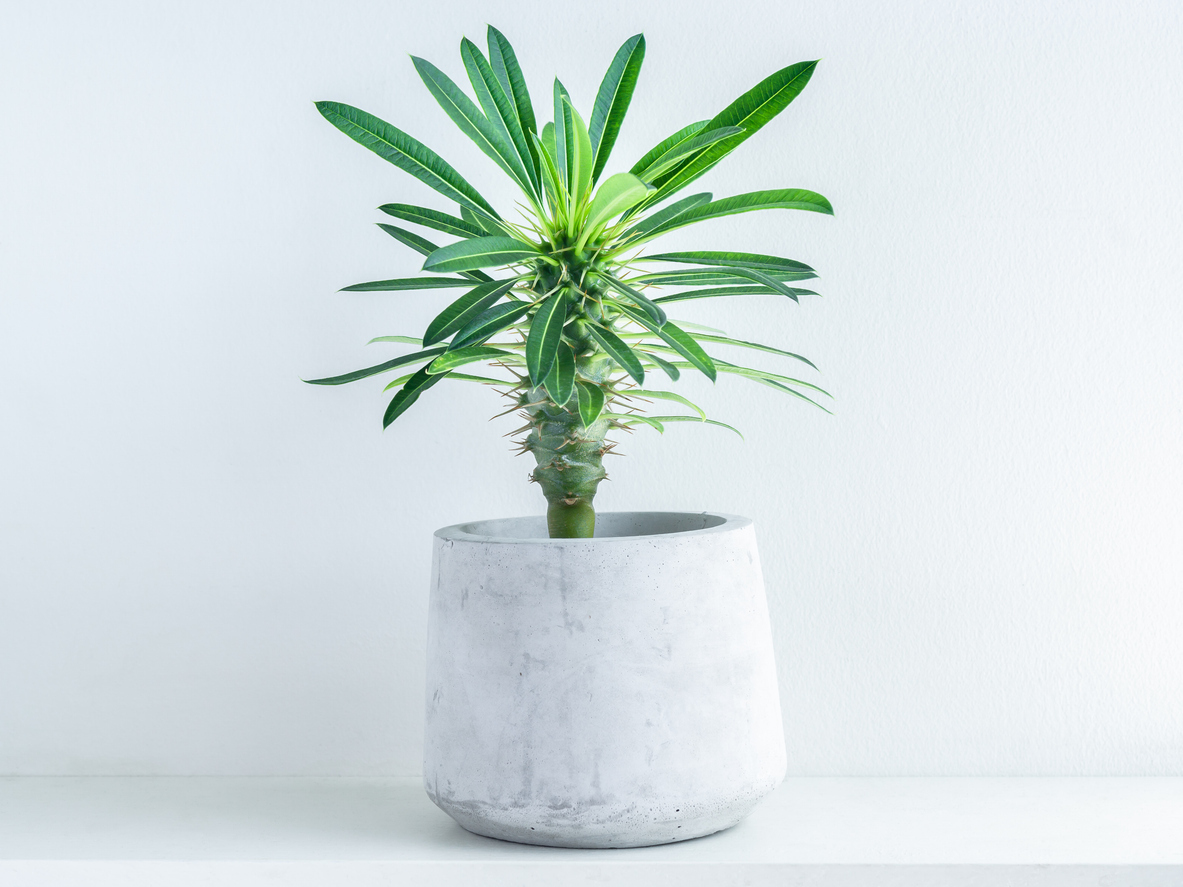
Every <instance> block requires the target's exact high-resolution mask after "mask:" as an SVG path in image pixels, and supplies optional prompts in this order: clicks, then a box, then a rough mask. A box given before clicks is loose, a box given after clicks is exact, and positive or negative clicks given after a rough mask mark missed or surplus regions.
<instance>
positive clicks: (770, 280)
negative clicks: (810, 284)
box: [737, 268, 817, 302]
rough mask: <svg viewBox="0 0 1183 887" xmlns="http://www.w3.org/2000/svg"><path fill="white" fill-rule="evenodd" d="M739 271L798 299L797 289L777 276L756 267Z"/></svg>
mask: <svg viewBox="0 0 1183 887" xmlns="http://www.w3.org/2000/svg"><path fill="white" fill-rule="evenodd" d="M737 273H738V274H739V275H740V277H747V278H749V279H751V280H754V281H755V282H756V283H758V284H760V285H761V286H766V287H768V289H770V290H772V291H773V292H777V293H780V294H781V295H782V296H788V297H789V298H790V299H792V300H793V301H794V302H796V301H798V299H797V291H796V290H795V289H793V288H792V287H788V286H785V285H784V284H783V283H781V282H780V281H779V280H777V279H776V278H775V277H770V276H769V275H767V274H765V273H764V272H763V271H757V270H756V269H755V268H740V269H738V270H737ZM814 276H815V277H816V276H817V275H816V274H815V275H814Z"/></svg>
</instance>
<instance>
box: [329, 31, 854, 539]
mask: <svg viewBox="0 0 1183 887" xmlns="http://www.w3.org/2000/svg"><path fill="white" fill-rule="evenodd" d="M644 55H645V39H644V37H643V36H642V35H640V34H638V35H636V36H635V37H632V38H630V39H629V40H627V41H626V42H625V43H624V45H623V46H621V48H620V50H619V51H618V52H617V53H616V56H615V57H614V58H613V59H612V63H611V65H610V66H609V68H608V72H607V74H606V75H605V76H604V80H603V82H602V83H601V85H600V88H599V92H598V93H597V95H596V100H595V104H594V105H593V106H592V112H591V117H590V123H588V124H585V123H584V119H583V117H581V116H580V114H579V112H578V111H577V110H576V109H575V107H574V105H573V104H572V102H571V99H570V96H569V95H568V93H567V90H566V89H565V88H564V87H563V85H562V83H560V82H559V81H558V80H555V83H554V92H553V109H554V120H553V122H550V123H546V124H545V126H543V127H541V128H539V127H538V125H537V119H536V117H535V115H534V110H533V106H532V104H531V101H530V95H529V92H528V91H527V88H526V81H525V79H524V77H523V76H522V71H521V68H520V67H519V65H518V61H517V57H516V56H515V54H514V51H513V48H512V47H511V46H510V44H509V42H508V41H507V40H506V39H505V37H504V36H503V35H502V34H501V33H500V32H499V31H498V30H497V29H496V28H493V27H491V26H490V27H489V31H488V56H487V57H486V56H485V54H484V53H482V52H481V50H480V49H479V48H478V47H477V46H476V45H475V44H474V43H472V42H471V41H469V40H467V39H465V40H464V41H463V42H462V43H461V57H462V58H463V62H464V68H465V70H466V72H467V74H468V78H469V81H470V82H471V84H472V88H473V90H474V92H475V94H476V101H475V102H474V101H473V100H472V99H470V98H469V97H468V95H467V94H466V93H465V92H464V91H463V90H461V89H460V87H458V86H457V85H456V84H455V83H454V82H453V81H452V80H451V79H449V77H448V76H447V75H446V74H444V73H443V72H442V71H440V70H439V69H438V68H436V67H435V66H434V65H432V64H431V63H430V62H427V61H424V60H423V59H420V58H415V59H414V64H415V68H416V69H417V71H418V72H419V75H420V77H422V79H423V82H424V83H425V84H426V85H427V88H428V89H429V90H430V91H431V93H432V95H433V96H435V98H436V99H437V100H438V101H439V103H440V105H441V106H442V107H443V109H444V111H446V112H447V114H448V116H449V117H450V118H451V119H452V120H453V121H454V122H455V123H456V125H457V126H459V127H460V129H461V130H463V131H464V133H465V134H466V135H467V136H469V137H470V138H471V139H472V140H473V141H474V142H476V144H477V145H478V146H479V147H480V148H481V150H482V151H483V152H484V153H485V154H487V155H488V156H489V157H490V158H491V159H492V160H493V161H494V162H495V163H496V164H497V165H498V166H499V167H501V169H502V170H504V171H505V172H506V173H507V174H508V175H509V176H510V177H511V178H512V179H513V180H514V181H515V182H516V183H517V185H518V186H520V188H521V190H522V192H523V194H524V195H525V202H524V203H519V204H518V207H519V209H520V218H518V219H517V220H513V221H511V220H509V219H507V218H505V217H504V216H503V215H501V214H500V213H499V212H497V210H495V209H494V208H493V207H492V205H490V203H489V202H488V201H487V200H486V199H485V198H484V197H482V196H481V195H480V193H478V192H477V191H476V189H475V188H473V186H472V185H470V184H469V183H468V181H467V180H465V179H464V178H463V177H462V176H461V175H460V174H459V173H457V172H456V170H455V169H453V168H452V167H451V166H450V165H449V164H448V163H446V162H445V161H444V160H443V159H442V158H440V157H439V155H437V154H436V153H435V152H433V151H432V150H430V149H429V148H427V147H426V146H424V145H423V144H421V143H420V142H418V141H416V140H415V139H413V138H412V137H410V136H409V135H407V134H406V133H404V132H403V131H401V130H399V129H396V128H395V127H394V126H391V125H390V124H389V123H386V122H385V121H383V120H380V119H378V118H377V117H374V116H372V115H370V114H367V113H366V112H364V111H361V110H359V109H357V108H354V107H351V106H349V105H344V104H341V103H338V102H318V103H317V105H316V107H317V109H318V110H319V111H320V113H321V114H323V115H324V117H325V118H326V119H327V120H328V121H329V122H330V123H332V124H333V125H334V126H336V127H337V128H338V129H340V130H341V131H342V132H344V133H345V134H346V135H348V136H349V137H350V138H352V139H354V140H355V141H357V142H358V143H360V144H361V145H363V146H365V147H366V148H369V149H370V150H371V151H373V152H374V153H375V154H377V155H378V156H380V157H382V158H383V159H385V160H388V161H389V162H391V163H393V164H394V165H395V166H397V167H399V168H400V169H402V170H405V171H406V172H408V173H410V174H411V175H413V176H415V177H416V178H417V179H419V180H420V181H422V182H424V183H426V184H427V185H430V186H431V187H432V188H433V189H435V190H436V191H438V192H439V193H440V194H442V195H443V196H444V197H446V198H448V199H449V200H451V201H454V202H455V203H456V204H458V206H459V215H454V214H451V213H445V212H441V211H439V210H436V209H430V208H427V207H421V206H413V205H410V204H405V203H391V204H387V205H385V206H382V207H380V209H381V210H382V211H383V212H385V213H386V214H387V215H389V216H393V217H394V218H396V219H399V220H401V221H403V222H408V223H411V224H413V225H417V226H419V227H422V228H428V229H432V230H434V231H438V232H441V233H443V234H446V235H450V236H452V237H455V238H458V240H456V242H454V243H450V244H448V245H446V246H438V245H437V244H435V243H433V242H431V241H429V240H427V239H426V238H424V237H423V236H421V235H420V234H418V233H415V232H412V231H409V230H407V229H405V228H400V227H398V226H395V225H390V224H381V225H380V227H381V228H382V229H383V230H384V231H385V232H386V233H387V234H389V235H390V236H392V237H393V238H395V239H396V240H398V241H400V242H401V243H403V244H405V245H406V246H408V247H410V248H411V249H413V250H415V251H417V252H419V253H421V254H422V255H424V256H425V257H426V260H425V261H424V263H423V270H424V271H426V272H432V273H433V274H434V275H437V276H427V277H412V278H400V279H395V280H378V281H373V282H369V283H359V284H355V285H353V286H348V287H345V290H346V291H349V292H379V291H397V290H423V289H434V288H439V287H454V288H456V289H463V290H465V292H464V294H463V295H462V296H460V298H458V299H456V301H454V302H452V303H451V304H450V305H448V307H446V308H445V309H444V310H443V311H441V312H440V313H439V315H438V316H437V317H436V318H435V319H434V320H432V321H431V323H430V324H428V327H427V330H426V332H425V333H424V334H423V336H422V337H421V338H420V337H407V336H382V337H380V338H378V339H375V340H373V341H375V342H378V341H381V342H394V343H399V344H407V345H415V346H419V348H420V350H416V351H413V352H412V353H410V354H404V355H402V356H400V357H396V358H394V359H392V360H388V361H385V362H383V363H380V364H378V365H376V366H371V367H367V368H365V369H361V370H356V371H354V372H351V373H346V374H344V375H340V376H333V377H330V378H325V379H315V380H310V381H311V382H312V384H316V385H340V384H343V383H345V382H352V381H355V380H357V379H363V378H366V377H368V376H372V375H375V374H378V373H386V372H390V371H393V370H396V369H400V368H407V369H409V368H411V367H418V368H417V369H416V370H415V371H414V372H411V373H409V374H408V375H404V376H401V377H399V378H396V379H395V380H394V381H392V382H391V383H390V384H389V385H387V386H386V387H387V390H390V389H393V388H397V389H398V391H397V393H396V394H395V395H394V397H393V399H392V400H391V401H390V404H389V406H388V407H387V408H386V414H385V416H384V417H383V420H382V421H383V428H385V427H387V426H389V425H390V424H391V423H392V422H393V421H394V420H395V419H397V418H398V417H399V416H401V415H402V414H403V413H404V412H405V411H406V410H407V409H408V408H409V407H410V406H411V405H412V404H413V403H414V402H415V401H416V400H417V399H418V398H419V396H420V395H422V394H423V392H425V391H426V390H427V389H428V388H431V387H432V386H434V385H435V384H437V383H438V382H441V381H443V380H445V379H453V380H461V381H466V382H475V383H478V384H482V385H489V386H502V387H503V388H504V391H503V392H502V393H503V394H504V395H505V396H507V397H509V398H510V400H511V402H512V406H511V407H510V409H508V410H506V411H505V412H507V413H508V412H512V411H514V410H519V411H521V413H522V415H523V417H524V418H525V419H526V424H525V425H524V426H523V427H522V428H520V429H518V432H516V433H521V434H523V435H524V436H523V437H522V438H521V439H520V440H519V444H520V448H521V452H530V453H532V454H533V455H534V458H535V460H536V461H537V466H536V467H535V469H534V471H533V474H532V477H531V479H532V480H534V481H536V482H537V483H538V484H539V486H540V487H541V488H542V492H543V493H544V495H545V496H546V499H547V502H548V509H547V524H548V527H549V530H550V535H551V536H552V537H589V536H591V535H592V532H593V529H594V526H595V510H594V508H593V506H592V500H593V499H594V497H595V494H596V488H597V486H598V485H599V483H600V481H601V480H603V479H604V477H605V476H606V474H605V471H604V467H603V464H602V462H603V456H604V455H605V454H606V453H608V452H609V451H610V450H611V449H612V447H613V446H614V444H613V442H611V441H610V440H609V439H608V438H609V435H610V434H611V433H612V432H613V431H615V430H626V429H631V428H632V427H633V426H637V425H647V426H650V427H652V428H655V429H657V430H658V431H663V430H664V425H665V423H668V422H678V421H695V422H709V423H712V424H715V425H723V423H720V422H715V421H714V420H712V419H708V418H707V417H706V416H705V414H704V413H703V411H702V410H701V409H699V408H698V407H697V406H695V405H694V404H693V403H691V402H690V401H689V400H687V399H686V398H685V397H682V396H681V395H679V394H675V393H674V392H672V391H665V390H655V389H651V388H648V387H645V378H646V374H647V373H652V372H654V371H658V372H661V373H664V374H665V375H666V376H668V377H669V379H670V380H671V381H675V382H676V381H677V380H678V378H679V376H680V374H681V371H682V370H684V369H692V370H695V371H697V372H701V373H703V374H704V375H705V376H707V377H708V378H709V379H711V381H714V380H715V378H716V376H717V375H718V374H719V373H729V374H734V375H737V376H740V377H742V378H747V379H751V380H753V381H755V382H759V383H761V384H763V385H767V386H769V387H771V388H774V389H777V390H778V391H781V392H784V393H787V394H791V395H795V396H796V397H798V398H800V399H802V400H805V401H807V402H809V403H811V404H813V405H815V406H819V407H820V404H818V403H817V402H816V401H815V400H814V399H813V397H811V395H813V394H815V393H816V392H820V393H821V394H825V392H824V391H822V390H821V389H820V388H818V387H817V386H816V385H812V384H810V383H808V382H805V381H802V380H800V379H796V378H792V377H789V376H785V375H781V374H778V373H771V372H766V371H763V370H758V369H752V368H748V367H743V366H739V365H737V364H733V363H729V362H727V361H724V360H721V359H720V358H717V357H712V356H710V355H709V354H708V353H707V350H706V348H705V347H704V346H706V345H711V346H713V345H727V346H738V347H742V348H752V349H758V350H760V351H764V352H769V353H773V354H777V355H780V356H783V357H786V358H789V359H792V360H796V361H800V362H802V363H805V364H807V365H809V366H810V367H813V364H812V363H810V362H809V361H808V360H806V359H805V358H804V357H801V356H800V355H798V354H793V353H791V352H788V351H783V350H781V349H779V348H774V347H771V346H768V345H761V344H758V343H754V342H746V341H740V340H736V339H732V338H729V337H727V336H726V335H725V334H723V333H722V332H721V331H719V330H712V329H710V328H708V327H701V326H697V325H695V324H691V323H684V322H681V321H678V322H675V321H673V320H671V319H670V318H669V317H667V315H666V311H665V306H666V305H668V304H670V303H674V302H680V301H685V300H690V299H706V298H717V297H728V296H745V295H754V294H768V295H780V296H785V297H787V298H790V299H792V300H793V301H797V300H798V297H799V296H801V295H803V294H806V293H809V294H813V293H812V292H811V291H810V290H805V289H800V288H798V287H795V286H790V285H789V284H791V283H796V282H798V281H801V280H806V279H809V278H812V277H816V274H815V273H814V271H813V269H812V268H810V267H809V266H807V265H804V264H802V263H800V262H796V261H793V260H791V259H785V258H780V257H778V256H768V255H758V254H754V253H746V252H730V251H727V252H721V251H693V252H665V253H656V254H647V253H645V252H644V251H642V247H644V246H645V245H646V244H648V243H649V242H650V241H652V240H654V239H655V238H657V237H659V236H661V235H663V234H665V233H667V232H669V231H673V230H675V229H678V228H683V227H685V226H687V225H691V224H694V223H697V222H702V221H705V220H707V219H716V218H719V217H721V216H726V215H731V214H734V213H742V212H749V211H752V210H760V209H798V210H808V211H811V212H821V213H832V212H833V210H832V208H831V206H830V203H829V201H827V200H826V198H824V197H822V196H821V195H820V194H816V193H814V192H813V191H806V190H802V189H796V188H792V189H776V190H768V191H754V192H751V193H747V194H740V195H737V196H734V197H727V198H724V199H721V200H713V199H712V195H711V194H709V193H698V194H692V195H690V196H688V197H682V198H681V199H679V200H676V201H674V202H672V203H667V201H668V200H669V198H671V197H673V196H674V195H675V194H677V193H678V192H680V191H682V189H684V188H685V187H686V186H687V185H689V184H690V183H691V182H693V181H695V180H696V179H698V178H699V177H700V176H702V175H703V174H704V173H706V172H707V171H708V170H710V169H711V168H712V167H713V166H714V165H715V164H717V163H718V162H719V161H720V160H722V159H723V158H724V157H726V156H727V155H728V154H730V153H731V152H732V151H733V150H735V148H737V147H738V146H739V145H740V144H742V143H743V142H744V141H745V140H747V139H748V137H750V136H751V135H752V134H753V133H755V132H756V131H757V130H759V129H760V128H761V127H763V126H764V125H765V124H766V123H768V121H769V120H771V119H772V118H773V117H775V116H776V115H777V114H779V113H780V112H781V111H782V110H784V108H785V107H786V106H787V105H788V104H789V103H790V102H791V101H792V100H793V99H794V98H796V96H797V95H798V94H799V93H800V92H801V90H802V89H803V88H804V87H805V84H806V83H808V82H809V78H810V76H811V75H812V73H813V70H814V67H815V66H816V64H817V62H815V61H811V62H800V63H798V64H795V65H789V66H788V67H786V68H783V69H781V70H779V71H777V72H776V73H775V74H773V75H771V76H770V77H768V78H766V79H765V80H763V81H761V82H760V83H758V84H757V85H756V86H755V87H753V88H752V89H751V90H749V91H748V92H746V93H744V94H743V95H742V96H740V97H739V98H738V99H736V100H735V101H734V102H733V103H731V104H730V105H728V106H727V107H726V108H724V109H723V110H722V111H720V112H719V113H718V114H716V115H715V116H714V117H712V118H711V119H710V120H702V121H699V122H697V123H692V124H690V125H689V126H687V127H684V128H683V129H680V130H678V131H677V132H676V133H674V134H673V135H671V136H669V137H668V138H666V139H663V140H662V141H661V142H659V143H658V144H657V145H655V146H654V147H653V148H652V149H651V150H650V151H648V152H647V153H646V154H645V155H644V156H643V157H642V158H641V159H640V160H638V161H637V162H636V163H635V164H633V166H632V168H631V169H630V170H629V171H628V172H618V173H615V174H613V175H610V176H608V177H607V178H606V179H604V180H603V182H602V183H601V182H599V180H600V177H601V175H602V174H603V173H604V171H605V169H606V167H607V164H608V157H609V155H610V153H611V151H612V146H613V145H614V144H615V142H616V138H617V135H618V134H619V132H620V127H621V124H622V122H623V121H624V116H625V112H626V111H627V109H628V106H629V102H630V100H631V98H632V95H633V90H634V89H635V87H636V84H637V76H638V74H639V72H640V68H641V62H642V60H643V58H644ZM658 207H660V208H658ZM650 263H657V264H658V268H657V269H656V270H655V269H652V268H651V265H650ZM663 265H664V266H673V267H666V268H664V269H662V268H661V266H663ZM490 270H495V271H496V272H497V273H496V274H490V273H488V272H489V271H490ZM657 287H674V288H675V291H673V292H671V293H669V294H666V295H656V294H654V293H653V289H654V288H657ZM472 364H485V365H486V366H487V367H489V369H488V370H487V371H488V372H492V373H495V374H497V373H499V374H506V375H507V376H508V377H507V378H498V377H496V376H490V375H473V374H471V373H463V372H459V371H460V370H461V369H462V368H466V367H469V366H470V365H472ZM814 368H815V369H816V367H814ZM807 392H808V393H807ZM652 400H665V401H673V402H675V403H677V404H681V405H683V406H685V407H688V408H689V409H690V410H692V411H693V413H694V415H657V416H655V415H647V414H646V413H645V412H643V409H642V406H643V405H644V404H645V403H648V402H651V401H652ZM822 409H824V407H822ZM723 427H726V428H730V429H731V430H732V431H734V430H735V429H733V428H731V426H729V425H724V426H723ZM737 433H738V432H737Z"/></svg>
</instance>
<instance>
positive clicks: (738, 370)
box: [718, 360, 833, 399]
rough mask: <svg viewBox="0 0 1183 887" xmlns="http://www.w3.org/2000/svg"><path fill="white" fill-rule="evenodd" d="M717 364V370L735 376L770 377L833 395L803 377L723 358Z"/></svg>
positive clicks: (787, 383) (783, 382) (773, 379)
mask: <svg viewBox="0 0 1183 887" xmlns="http://www.w3.org/2000/svg"><path fill="white" fill-rule="evenodd" d="M718 364H719V371H720V372H723V373H734V374H735V375H737V376H747V377H748V378H752V379H770V380H772V381H773V382H779V383H781V384H782V385H795V386H798V387H800V388H808V389H810V390H811V391H816V392H818V393H819V394H824V395H825V396H826V397H829V398H831V399H832V397H833V396H832V395H831V394H830V393H829V392H828V391H826V390H825V389H824V388H819V387H818V386H816V385H813V384H811V383H809V382H806V381H804V380H803V379H791V378H789V377H788V376H782V375H780V374H779V373H770V372H767V371H766V370H757V369H753V368H752V367H743V366H737V365H735V364H733V363H727V362H726V361H723V360H720V361H718Z"/></svg>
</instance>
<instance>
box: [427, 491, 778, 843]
mask: <svg viewBox="0 0 1183 887" xmlns="http://www.w3.org/2000/svg"><path fill="white" fill-rule="evenodd" d="M596 529H597V537H596V538H595V539H548V538H546V526H545V521H544V519H543V518H511V519H507V520H493V521H481V522H478V523H470V524H458V525H456V526H452V527H446V528H444V529H442V530H439V531H438V532H437V533H436V534H435V551H434V560H433V570H432V574H433V575H432V588H431V603H430V617H429V623H428V643H427V728H426V742H425V752H424V781H425V784H426V788H427V793H428V795H429V796H430V797H431V799H432V800H433V801H434V802H435V803H436V804H437V805H438V806H439V807H440V808H441V809H443V810H444V811H445V812H446V813H448V814H449V815H450V816H451V817H452V818H453V819H455V820H456V821H457V822H459V823H460V825H462V826H464V828H466V829H468V830H469V831H472V832H476V833H477V834H481V835H488V836H489V837H493V838H501V839H503V840H508V841H518V842H522V843H528V844H547V845H551V846H557V847H638V846H645V845H650V844H663V843H668V842H671V841H680V840H685V839H687V838H695V837H699V836H701V835H707V834H710V833H712V832H716V831H719V830H721V829H725V828H728V827H729V826H732V825H734V824H735V823H737V822H738V821H739V820H740V819H742V818H743V817H744V816H745V815H747V813H748V812H749V811H750V810H751V809H752V807H754V806H755V804H756V803H757V802H758V801H759V800H760V798H762V797H763V796H764V795H766V794H768V792H770V791H771V790H772V789H773V788H775V787H776V786H777V785H778V784H779V783H780V781H781V780H782V779H783V777H784V774H785V746H784V735H783V733H782V728H781V715H780V703H779V699H778V696H777V688H776V671H775V666H774V662H773V654H772V636H771V631H770V628H769V622H768V608H767V602H766V600H765V596H764V582H763V577H762V575H761V572H760V561H759V557H758V556H757V553H756V538H755V533H754V531H753V528H752V522H751V521H750V520H748V519H747V518H743V517H735V516H733V515H725V514H678V513H658V512H654V513H646V512H635V513H617V514H611V513H609V514H601V515H599V517H598V520H597V527H596Z"/></svg>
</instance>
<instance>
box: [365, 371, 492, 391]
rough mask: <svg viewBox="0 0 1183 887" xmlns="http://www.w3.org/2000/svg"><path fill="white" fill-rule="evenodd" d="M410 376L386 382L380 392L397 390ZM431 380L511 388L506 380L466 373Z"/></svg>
mask: <svg viewBox="0 0 1183 887" xmlns="http://www.w3.org/2000/svg"><path fill="white" fill-rule="evenodd" d="M412 376H414V373H409V374H408V375H406V376H399V377H398V378H397V379H395V380H394V381H392V382H388V383H387V385H386V387H385V388H383V389H382V390H383V391H389V390H390V389H391V388H397V387H398V386H399V385H403V384H405V383H406V382H408V381H409V380H410V379H411V377H412ZM432 378H433V379H440V378H443V379H449V380H453V381H456V382H480V383H481V384H482V385H505V386H512V384H513V383H512V382H509V381H507V380H506V379H494V378H491V377H489V376H470V375H468V374H466V373H445V374H443V375H442V376H432Z"/></svg>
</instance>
